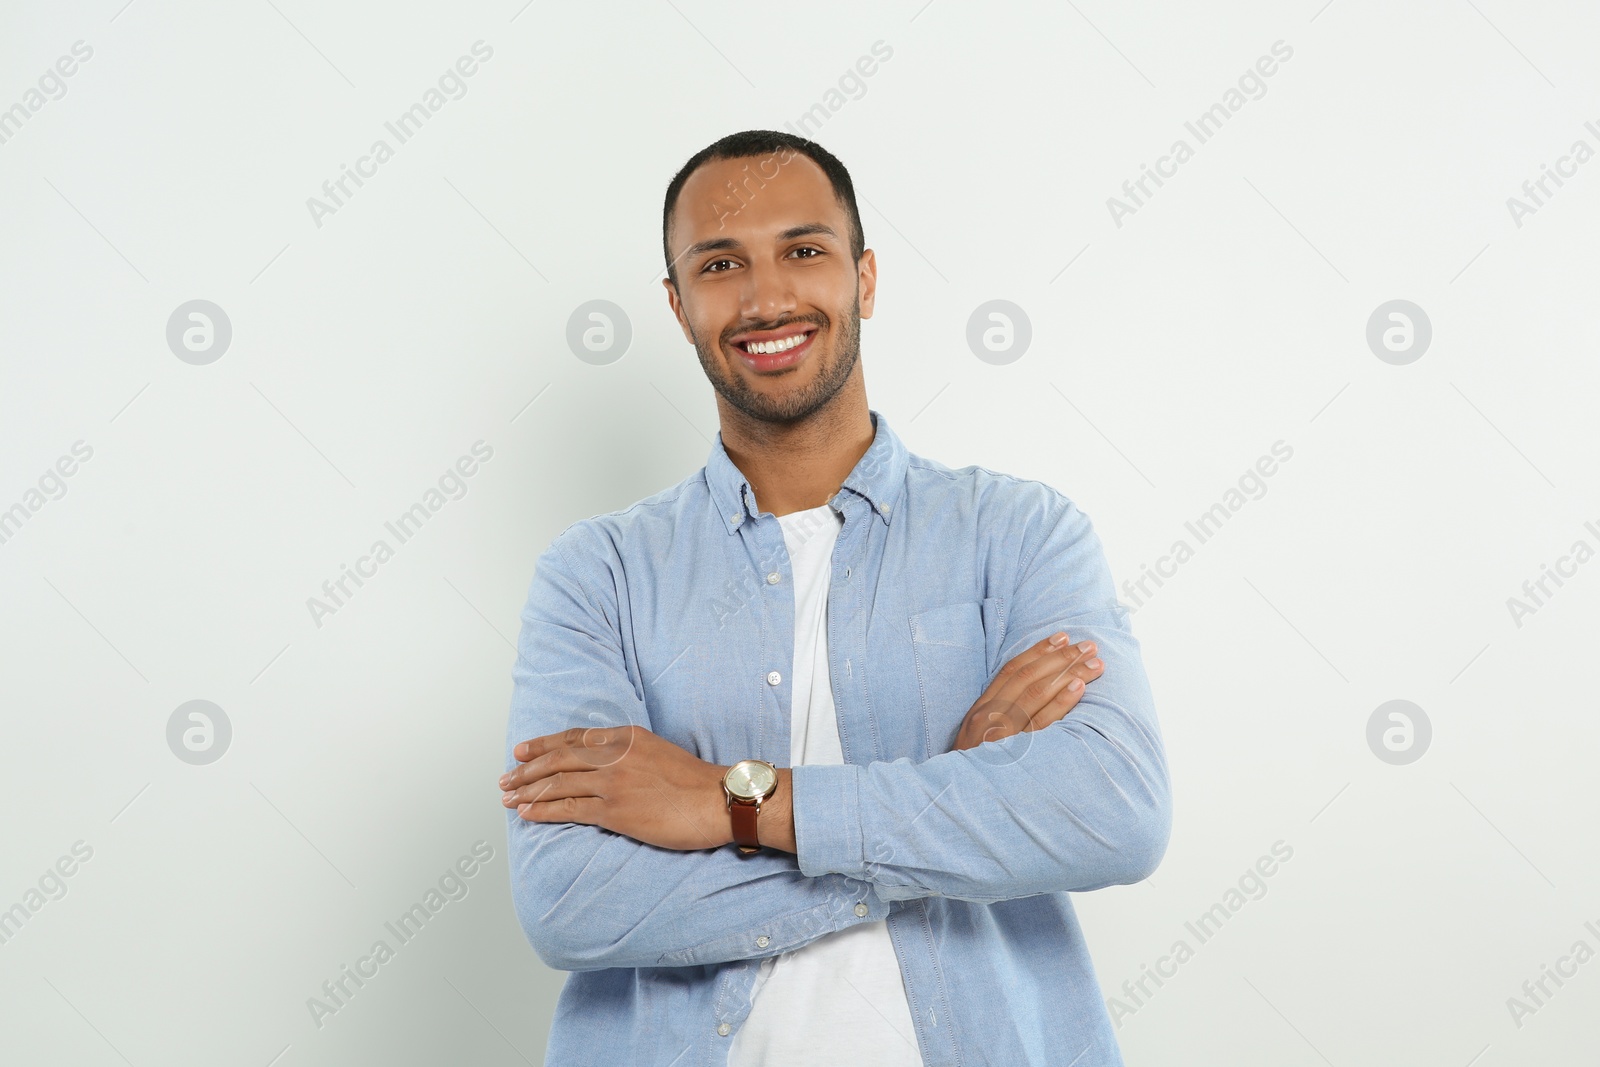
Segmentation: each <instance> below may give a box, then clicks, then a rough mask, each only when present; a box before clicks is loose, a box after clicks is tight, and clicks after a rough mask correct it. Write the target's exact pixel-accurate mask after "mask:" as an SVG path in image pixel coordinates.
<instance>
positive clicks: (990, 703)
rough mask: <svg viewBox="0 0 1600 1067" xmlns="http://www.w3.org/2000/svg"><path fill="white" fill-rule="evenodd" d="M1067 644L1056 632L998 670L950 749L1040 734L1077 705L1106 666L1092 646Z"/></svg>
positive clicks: (956, 749)
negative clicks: (1085, 690)
mask: <svg viewBox="0 0 1600 1067" xmlns="http://www.w3.org/2000/svg"><path fill="white" fill-rule="evenodd" d="M1056 638H1059V639H1060V640H1059V643H1056ZM1070 642H1071V638H1070V637H1068V636H1067V634H1066V633H1065V632H1058V633H1057V634H1055V635H1052V636H1051V637H1047V638H1045V639H1044V640H1043V641H1040V642H1039V643H1038V644H1036V645H1034V646H1033V647H1031V648H1027V649H1024V650H1023V651H1022V652H1020V653H1018V655H1017V657H1016V658H1015V659H1013V660H1011V661H1010V662H1009V663H1007V664H1006V665H1005V666H1004V667H1001V668H1000V673H999V674H996V675H995V677H994V681H992V682H990V683H989V687H988V688H987V689H985V690H984V691H983V695H982V696H981V697H979V698H978V702H977V703H976V704H973V705H972V710H970V711H968V712H967V716H966V718H965V719H963V720H962V721H961V729H960V730H959V731H957V733H956V743H955V745H954V746H953V747H952V749H951V750H952V751H958V750H960V749H966V748H973V747H975V746H977V745H980V744H982V743H983V742H985V741H998V740H1000V739H1001V738H1005V737H1010V736H1011V735H1013V734H1019V733H1021V732H1022V731H1024V730H1038V729H1041V728H1043V727H1045V726H1048V725H1050V724H1051V723H1053V722H1057V721H1059V720H1060V719H1061V718H1062V717H1063V716H1065V715H1066V714H1067V713H1068V712H1070V711H1071V710H1072V709H1073V708H1074V707H1075V706H1077V703H1078V698H1079V697H1081V696H1083V690H1084V687H1085V686H1087V685H1088V684H1089V683H1090V682H1092V681H1094V680H1095V679H1096V678H1098V677H1100V675H1101V674H1103V673H1104V672H1105V664H1104V663H1102V662H1101V661H1100V659H1099V658H1098V657H1096V655H1095V647H1094V642H1093V641H1083V642H1080V643H1079V644H1076V645H1074V644H1071V643H1070Z"/></svg>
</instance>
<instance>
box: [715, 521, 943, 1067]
mask: <svg viewBox="0 0 1600 1067" xmlns="http://www.w3.org/2000/svg"><path fill="white" fill-rule="evenodd" d="M778 522H779V524H780V525H781V526H782V528H783V539H784V543H785V544H786V545H787V546H788V549H789V563H790V568H791V570H792V571H793V572H794V616H795V617H794V674H793V675H792V677H791V681H792V683H793V684H792V686H791V689H792V691H793V703H792V704H791V706H790V713H789V743H790V750H789V751H790V763H791V764H801V763H841V764H842V763H843V762H844V753H843V751H842V750H841V749H840V747H839V722H838V719H837V717H836V715H835V712H834V705H833V687H832V685H831V684H830V680H829V672H828V583H829V575H830V573H831V571H832V566H833V546H834V542H835V541H836V540H838V537H839V529H840V527H841V526H842V525H843V523H844V519H843V517H842V516H841V514H840V513H839V512H837V511H835V510H834V509H833V506H832V505H830V504H824V505H822V506H821V507H817V508H811V509H810V510H808V511H797V512H793V513H791V514H789V515H780V516H778ZM752 996H753V997H754V1006H753V1007H752V1008H751V1009H750V1017H749V1018H748V1019H746V1020H745V1023H744V1025H743V1026H742V1027H740V1028H739V1032H738V1033H737V1034H735V1035H734V1037H733V1044H732V1047H731V1049H730V1050H729V1054H728V1064H729V1067H815V1065H817V1064H835V1063H870V1064H873V1065H874V1067H922V1055H921V1053H920V1052H919V1051H918V1049H917V1036H916V1030H915V1028H914V1024H913V1023H912V1021H911V1008H910V1005H909V1004H908V1003H907V1002H906V992H905V985H904V983H903V982H902V980H901V977H900V963H899V961H898V959H896V957H895V954H894V942H893V941H891V940H890V938H889V925H888V920H886V919H880V920H878V921H877V922H870V923H860V924H857V925H855V926H851V927H848V928H846V929H844V930H836V931H834V932H833V933H831V934H825V935H823V936H822V937H819V938H817V939H816V940H815V941H812V942H811V943H810V944H807V945H802V946H800V947H799V948H797V949H792V950H790V951H788V952H784V953H782V954H780V955H777V956H769V957H767V958H766V959H764V960H762V961H761V964H760V969H759V970H758V971H757V973H756V985H755V990H754V992H753V993H752Z"/></svg>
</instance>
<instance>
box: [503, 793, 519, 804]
mask: <svg viewBox="0 0 1600 1067" xmlns="http://www.w3.org/2000/svg"><path fill="white" fill-rule="evenodd" d="M514 796H516V794H515V793H501V794H500V803H502V804H509V803H511V798H512V797H514Z"/></svg>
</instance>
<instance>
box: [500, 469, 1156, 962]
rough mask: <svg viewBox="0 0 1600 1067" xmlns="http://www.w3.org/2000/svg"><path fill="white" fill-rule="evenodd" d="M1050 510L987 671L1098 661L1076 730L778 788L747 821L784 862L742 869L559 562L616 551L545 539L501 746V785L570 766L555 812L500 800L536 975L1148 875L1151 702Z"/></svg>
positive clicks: (769, 948)
mask: <svg viewBox="0 0 1600 1067" xmlns="http://www.w3.org/2000/svg"><path fill="white" fill-rule="evenodd" d="M1058 500H1059V503H1058V504H1057V506H1055V507H1054V508H1052V509H1051V511H1050V513H1049V514H1048V515H1047V516H1045V517H1044V518H1043V519H1042V520H1041V521H1042V523H1043V526H1042V527H1041V528H1040V530H1039V532H1038V535H1037V536H1036V537H1035V538H1034V540H1033V543H1032V546H1031V547H1030V549H1029V550H1028V556H1027V558H1026V559H1025V560H1024V561H1023V564H1022V568H1021V570H1020V572H1019V574H1020V576H1019V579H1018V582H1017V587H1016V589H1015V591H1014V594H1013V596H1012V598H1011V600H1010V612H1009V618H1008V623H1007V636H1006V646H1005V648H1003V649H1002V655H1001V660H1002V662H1004V661H1007V660H1010V659H1012V658H1014V657H1016V656H1018V654H1019V653H1020V652H1022V651H1023V650H1027V649H1029V647H1030V646H1033V645H1036V644H1038V643H1039V642H1042V641H1043V640H1045V639H1046V638H1047V637H1048V636H1049V635H1050V634H1052V633H1054V632H1057V631H1058V630H1066V631H1067V632H1068V633H1070V634H1071V636H1072V639H1073V640H1074V641H1082V640H1089V641H1092V642H1093V643H1094V646H1095V648H1096V650H1097V651H1098V654H1099V656H1100V657H1101V658H1102V659H1103V661H1104V663H1105V668H1104V670H1105V675H1104V677H1101V678H1098V679H1096V680H1095V681H1094V682H1093V683H1092V684H1091V685H1089V686H1087V687H1085V688H1084V689H1083V690H1082V692H1081V696H1080V697H1079V698H1078V703H1077V704H1076V706H1075V707H1074V708H1073V710H1072V713H1071V714H1070V715H1065V716H1064V717H1062V718H1060V719H1059V720H1058V721H1055V722H1052V723H1050V724H1049V725H1048V726H1044V727H1042V728H1040V729H1037V730H1030V731H1024V732H1018V733H1015V734H1012V735H1011V736H1007V737H1004V738H1002V739H1000V740H994V741H986V742H984V743H983V744H981V745H978V746H977V747H974V748H968V749H960V748H958V749H955V750H952V751H950V752H946V753H941V754H939V755H936V756H933V757H932V758H930V759H927V760H925V761H923V762H921V763H913V762H911V760H910V759H908V758H901V759H898V760H894V761H892V762H890V761H880V762H875V763H871V764H866V765H859V764H840V765H823V764H802V765H799V766H796V767H793V768H783V769H781V771H780V782H779V787H778V794H777V795H775V796H774V797H773V800H774V801H778V798H779V796H781V797H784V798H785V799H786V801H787V802H783V801H780V802H779V803H778V804H776V805H774V806H773V807H770V808H769V807H768V806H767V805H763V808H762V816H761V825H762V841H763V843H764V844H766V843H771V844H773V845H774V848H767V849H763V850H762V851H761V852H759V853H756V854H754V855H750V856H744V855H740V854H739V853H738V852H737V851H736V850H735V849H731V848H723V847H718V846H721V845H724V844H726V843H727V842H729V841H731V840H732V833H731V827H730V824H729V821H728V818H727V813H726V810H725V808H724V807H723V801H722V791H721V788H720V786H719V785H718V782H719V780H720V778H721V772H722V770H723V769H724V768H720V767H716V766H714V765H712V764H709V763H706V762H704V761H701V760H699V759H698V758H696V757H694V756H693V755H692V754H690V753H688V752H686V751H684V750H683V749H681V748H678V747H677V746H676V745H673V744H672V743H671V742H668V741H666V740H665V739H663V738H660V737H658V736H656V735H655V734H653V733H651V732H650V717H649V712H648V710H647V709H646V707H645V705H644V703H643V701H642V700H641V699H640V698H639V697H638V695H637V694H636V692H635V690H634V687H633V684H632V682H631V681H630V680H629V678H628V675H627V672H626V670H625V668H624V660H623V652H622V647H621V644H620V636H619V633H618V627H617V623H616V621H615V620H616V618H617V612H616V604H615V602H614V599H612V600H607V599H605V598H604V594H605V593H606V592H607V591H606V590H605V589H599V588H595V587H594V583H589V584H585V583H583V582H582V580H581V579H580V578H579V577H578V572H577V571H576V570H575V569H574V568H573V567H572V566H571V564H570V560H569V558H568V555H567V546H569V545H570V546H571V547H572V550H573V551H574V552H578V551H584V550H589V551H594V550H603V551H606V552H610V551H612V550H611V547H610V545H609V544H608V543H605V542H604V541H603V539H599V540H600V544H599V545H597V546H595V545H590V546H584V547H583V548H580V547H579V545H581V544H582V538H583V536H584V535H582V534H581V533H580V531H582V530H583V529H584V527H582V526H574V527H572V528H569V529H568V530H567V531H566V532H564V533H563V534H562V535H561V536H560V537H558V538H557V539H556V541H555V542H554V543H553V544H552V545H551V546H550V547H549V548H548V549H547V550H546V551H545V553H544V554H543V555H542V556H541V557H540V558H539V561H538V564H537V568H536V573H535V577H534V580H533V584H532V588H531V589H530V591H529V596H528V601H527V604H526V606H525V608H524V610H523V615H522V623H523V625H522V630H521V635H520V637H519V641H518V658H517V661H516V664H515V666H514V667H513V671H512V675H513V681H514V683H515V688H514V694H513V698H512V707H511V717H510V723H509V726H508V732H507V761H506V770H507V772H508V774H509V773H514V772H515V771H516V770H517V768H518V767H519V765H526V766H532V764H531V763H528V761H529V760H535V761H542V763H543V765H545V766H551V765H554V764H555V762H556V761H560V763H559V766H561V767H562V768H564V769H563V770H561V771H560V772H559V773H556V774H555V776H554V777H550V778H545V779H543V780H542V781H541V782H540V783H539V785H540V786H541V787H542V790H541V791H540V792H539V793H538V795H539V796H541V797H543V798H545V799H543V800H539V801H537V802H534V801H530V800H529V799H525V798H524V797H522V796H517V797H514V798H513V799H512V800H510V801H507V803H508V805H510V810H508V812H507V815H508V822H509V839H510V855H511V876H512V895H513V900H514V903H515V906H516V910H517V916H518V919H519V921H520V922H521V924H522V927H523V930H524V932H525V934H526V935H527V937H528V940H529V942H530V943H531V944H532V945H533V947H534V950H535V951H536V952H537V953H538V955H539V957H540V959H542V960H543V961H544V962H545V963H546V965H548V966H550V967H553V968H556V969H558V970H567V971H576V970H594V969H600V968H606V967H657V966H689V965H696V964H707V963H717V962H723V961H727V960H735V959H749V958H755V957H759V956H768V955H775V954H777V953H779V952H784V951H787V950H789V949H793V948H796V947H799V946H801V945H804V944H807V943H809V942H811V941H813V940H815V939H816V938H818V937H821V936H823V935H825V934H828V933H831V932H833V931H834V930H839V929H843V928H844V927H846V926H849V925H852V924H855V923H860V922H870V921H874V920H877V919H882V918H884V917H885V916H886V915H887V914H888V907H889V903H890V902H891V901H897V900H909V899H914V898H918V897H927V896H945V897H952V898H955V899H959V900H966V901H972V902H976V903H993V902H995V901H1000V900H1009V899H1013V898H1016V897H1025V896H1032V895H1035V894H1039V893H1053V892H1062V891H1083V890H1090V889H1099V888H1102V887H1104V886H1108V885H1118V884H1126V883H1130V882H1135V881H1139V880H1141V879H1143V878H1144V877H1146V876H1147V875H1148V874H1150V873H1151V872H1152V871H1153V870H1154V869H1155V868H1156V866H1157V864H1159V862H1160V860H1161V857H1162V855H1163V854H1164V853H1165V851H1166V846H1167V840H1168V836H1169V833H1170V827H1171V797H1170V784H1169V776H1168V773H1167V766H1166V757H1165V753H1164V750H1163V747H1162V743H1161V737H1160V732H1159V729H1158V726H1157V722H1156V717H1155V712H1154V707H1153V701H1152V698H1151V694H1150V689H1149V683H1148V681H1147V679H1146V676H1145V672H1144V667H1143V664H1142V661H1141V657H1140V651H1139V643H1138V641H1137V639H1136V638H1134V636H1133V635H1132V633H1131V632H1130V631H1129V629H1128V622H1127V613H1126V610H1125V609H1124V608H1122V606H1121V605H1120V604H1118V603H1117V600H1116V596H1115V593H1114V591H1113V586H1112V582H1111V576H1110V572H1109V569H1108V567H1107V565H1106V562H1105V557H1104V554H1103V551H1102V549H1101V545H1100V541H1099V539H1098V537H1097V536H1096V534H1095V532H1094V530H1093V527H1092V525H1091V524H1090V522H1089V519H1088V517H1087V516H1086V515H1084V514H1083V513H1082V512H1081V511H1079V510H1078V509H1077V508H1076V506H1074V505H1073V504H1072V503H1071V502H1069V501H1066V500H1065V499H1064V498H1058ZM589 536H592V535H589ZM615 563H616V561H615V559H614V557H613V565H615ZM599 709H604V715H603V717H602V715H600V714H597V712H598V711H599ZM619 710H620V713H621V718H619V717H618V711H619ZM575 727H576V728H579V729H574V728H575ZM584 728H587V729H584ZM586 775H603V776H608V777H607V780H608V782H609V783H610V784H609V786H608V788H607V790H606V793H607V797H608V798H607V799H604V800H603V799H601V798H600V797H595V796H589V797H585V796H584V795H583V794H584V792H585V790H584V787H583V784H582V783H583V781H584V780H585V776H586ZM507 780H508V779H502V781H507ZM589 791H590V792H594V790H592V789H591V790H589ZM613 798H614V799H613ZM769 803H770V802H769ZM769 816H771V817H773V819H772V822H771V824H770V829H769V821H768V820H769ZM607 824H609V825H611V826H613V827H619V828H621V829H608V828H607ZM791 846H792V847H791ZM779 849H787V851H780V850H779ZM791 853H792V854H791ZM758 936H759V937H763V938H764V939H765V940H763V941H761V942H760V947H757V945H758V942H757V937H758Z"/></svg>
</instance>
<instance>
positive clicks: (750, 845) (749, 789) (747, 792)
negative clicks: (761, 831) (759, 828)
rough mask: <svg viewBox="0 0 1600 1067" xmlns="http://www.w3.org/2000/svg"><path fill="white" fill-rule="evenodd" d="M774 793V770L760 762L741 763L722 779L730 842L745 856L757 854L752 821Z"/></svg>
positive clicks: (766, 763)
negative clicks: (726, 805)
mask: <svg viewBox="0 0 1600 1067" xmlns="http://www.w3.org/2000/svg"><path fill="white" fill-rule="evenodd" d="M777 791H778V768H776V767H774V766H773V765H772V764H770V763H768V762H767V761H766V760H760V759H742V760H740V761H739V762H738V763H735V764H734V765H733V766H732V767H729V768H728V773H726V774H724V775H723V776H722V792H723V794H724V795H725V796H726V798H727V803H728V815H729V817H730V818H732V819H733V840H734V843H735V844H737V845H738V846H739V851H740V852H743V853H745V854H746V855H748V854H749V853H752V852H760V851H761V842H760V841H758V840H757V839H756V818H757V816H759V815H760V814H761V802H762V801H763V800H766V799H767V798H768V797H770V796H772V794H773V793H776V792H777Z"/></svg>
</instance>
